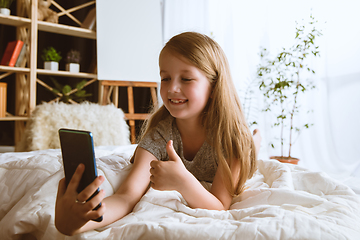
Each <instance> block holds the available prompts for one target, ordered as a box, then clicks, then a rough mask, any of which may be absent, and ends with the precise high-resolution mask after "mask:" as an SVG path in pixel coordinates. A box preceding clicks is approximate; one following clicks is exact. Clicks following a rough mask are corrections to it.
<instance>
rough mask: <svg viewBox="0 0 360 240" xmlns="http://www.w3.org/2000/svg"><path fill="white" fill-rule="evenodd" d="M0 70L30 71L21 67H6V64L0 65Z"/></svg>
mask: <svg viewBox="0 0 360 240" xmlns="http://www.w3.org/2000/svg"><path fill="white" fill-rule="evenodd" d="M0 72H17V73H30V69H29V68H22V67H8V66H3V65H0Z"/></svg>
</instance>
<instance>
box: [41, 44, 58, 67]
mask: <svg viewBox="0 0 360 240" xmlns="http://www.w3.org/2000/svg"><path fill="white" fill-rule="evenodd" d="M41 58H42V60H43V61H44V69H47V70H52V71H58V70H59V62H60V60H61V58H62V57H61V52H57V51H56V49H55V48H53V47H48V48H45V49H43V53H42V55H41Z"/></svg>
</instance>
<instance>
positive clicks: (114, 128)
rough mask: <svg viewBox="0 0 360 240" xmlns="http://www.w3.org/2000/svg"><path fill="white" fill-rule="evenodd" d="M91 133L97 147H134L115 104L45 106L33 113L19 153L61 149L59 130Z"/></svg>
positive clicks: (44, 104)
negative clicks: (131, 145) (128, 145)
mask: <svg viewBox="0 0 360 240" xmlns="http://www.w3.org/2000/svg"><path fill="white" fill-rule="evenodd" d="M60 128H71V129H78V130H86V131H90V132H92V134H93V137H94V145H95V146H111V145H126V144H130V140H129V135H130V132H129V126H128V125H127V124H126V121H125V119H124V112H123V111H122V110H121V109H119V108H116V107H115V106H114V105H99V104H96V103H90V102H83V103H80V104H66V103H63V102H58V103H42V104H40V105H38V106H36V108H35V110H34V111H33V112H32V114H31V117H30V119H29V121H28V122H27V124H26V129H25V132H24V135H23V138H22V140H21V143H20V144H19V146H18V148H17V149H16V150H17V151H33V150H43V149H49V148H53V149H56V148H60V141H59V134H58V130H59V129H60Z"/></svg>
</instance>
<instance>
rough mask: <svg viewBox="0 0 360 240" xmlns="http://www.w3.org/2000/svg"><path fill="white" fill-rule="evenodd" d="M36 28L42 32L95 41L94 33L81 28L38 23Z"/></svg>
mask: <svg viewBox="0 0 360 240" xmlns="http://www.w3.org/2000/svg"><path fill="white" fill-rule="evenodd" d="M38 28H39V30H40V31H44V32H51V33H57V34H63V35H68V36H74V37H81V38H89V39H96V32H95V31H92V30H89V29H86V28H81V27H73V26H68V25H64V24H58V23H50V22H44V21H38Z"/></svg>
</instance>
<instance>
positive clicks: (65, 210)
mask: <svg viewBox="0 0 360 240" xmlns="http://www.w3.org/2000/svg"><path fill="white" fill-rule="evenodd" d="M84 170H85V166H84V165H83V164H80V165H79V166H78V167H77V169H76V171H75V173H74V175H73V176H72V178H71V180H70V182H69V185H68V186H67V187H66V183H65V178H63V179H61V180H60V182H59V187H58V193H57V198H56V205H55V226H56V228H57V229H58V230H59V231H60V232H61V233H63V234H65V235H74V234H76V233H77V232H78V231H79V230H80V228H81V227H82V226H84V225H85V224H86V223H87V222H88V221H90V220H92V219H96V218H99V217H100V216H102V215H104V213H105V209H106V208H105V205H104V204H103V203H102V205H101V207H100V208H99V209H98V210H96V211H93V209H94V208H95V207H96V206H97V205H98V204H99V203H100V202H101V201H102V200H103V199H104V197H105V192H104V190H100V192H99V193H98V194H97V195H96V196H95V197H93V198H92V199H91V200H89V201H88V202H85V201H86V200H87V199H88V198H89V197H90V196H91V195H92V194H93V193H94V192H95V191H96V189H97V188H98V187H99V186H100V185H101V184H102V183H103V182H104V177H103V176H99V177H97V178H96V179H95V180H94V181H93V182H92V183H91V184H90V185H89V186H87V187H86V188H85V189H84V190H83V191H81V192H80V193H79V194H78V193H77V192H76V189H77V187H78V185H79V182H80V179H81V176H82V174H83V172H84Z"/></svg>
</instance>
